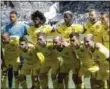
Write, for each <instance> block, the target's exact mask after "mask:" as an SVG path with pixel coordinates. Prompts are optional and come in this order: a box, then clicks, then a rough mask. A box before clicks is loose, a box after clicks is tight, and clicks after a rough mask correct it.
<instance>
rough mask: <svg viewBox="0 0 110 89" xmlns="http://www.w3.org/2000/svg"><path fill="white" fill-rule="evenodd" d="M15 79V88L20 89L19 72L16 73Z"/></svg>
mask: <svg viewBox="0 0 110 89" xmlns="http://www.w3.org/2000/svg"><path fill="white" fill-rule="evenodd" d="M14 78H15V88H16V89H19V72H18V71H14Z"/></svg>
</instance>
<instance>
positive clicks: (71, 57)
mask: <svg viewBox="0 0 110 89" xmlns="http://www.w3.org/2000/svg"><path fill="white" fill-rule="evenodd" d="M58 53H59V57H60V58H62V60H63V62H65V63H69V64H70V63H72V64H74V63H76V60H77V57H76V53H75V52H74V50H72V47H71V46H70V45H68V46H67V47H64V48H63V49H62V50H61V51H58Z"/></svg>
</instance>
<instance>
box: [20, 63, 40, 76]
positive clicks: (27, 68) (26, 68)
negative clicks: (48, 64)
mask: <svg viewBox="0 0 110 89" xmlns="http://www.w3.org/2000/svg"><path fill="white" fill-rule="evenodd" d="M40 66H41V65H40V63H39V64H37V63H36V64H31V65H29V64H27V63H24V65H23V67H22V69H21V71H20V74H21V75H38V74H39V72H40Z"/></svg>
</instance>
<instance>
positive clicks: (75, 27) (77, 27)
mask: <svg viewBox="0 0 110 89" xmlns="http://www.w3.org/2000/svg"><path fill="white" fill-rule="evenodd" d="M57 31H58V33H60V34H61V35H62V36H63V37H64V38H65V39H68V38H69V34H70V33H71V32H72V31H75V32H78V33H81V32H82V31H83V27H82V26H81V25H79V24H72V25H71V26H69V27H67V26H66V25H65V24H64V23H62V24H61V25H59V26H58V27H57Z"/></svg>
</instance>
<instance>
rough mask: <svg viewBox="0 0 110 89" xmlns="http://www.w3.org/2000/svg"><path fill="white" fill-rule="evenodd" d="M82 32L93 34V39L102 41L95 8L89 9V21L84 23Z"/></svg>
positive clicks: (100, 26) (99, 23)
mask: <svg viewBox="0 0 110 89" xmlns="http://www.w3.org/2000/svg"><path fill="white" fill-rule="evenodd" d="M84 33H85V34H88V33H91V34H93V35H94V41H95V42H100V43H102V25H101V22H100V21H98V14H97V11H96V10H89V21H88V22H86V23H85V24H84Z"/></svg>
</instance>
